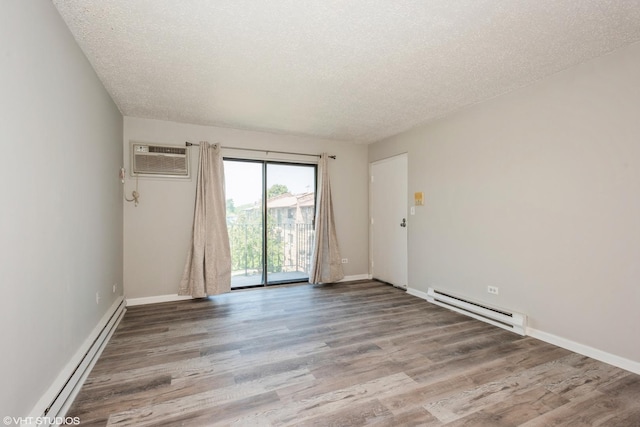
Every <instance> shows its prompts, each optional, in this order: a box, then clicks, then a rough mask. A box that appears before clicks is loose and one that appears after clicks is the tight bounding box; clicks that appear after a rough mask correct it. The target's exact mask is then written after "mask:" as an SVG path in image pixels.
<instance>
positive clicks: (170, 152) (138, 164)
mask: <svg viewBox="0 0 640 427" xmlns="http://www.w3.org/2000/svg"><path fill="white" fill-rule="evenodd" d="M131 175H132V176H156V177H170V178H189V149H188V148H187V147H185V146H184V145H183V146H177V145H154V144H147V143H142V142H131Z"/></svg>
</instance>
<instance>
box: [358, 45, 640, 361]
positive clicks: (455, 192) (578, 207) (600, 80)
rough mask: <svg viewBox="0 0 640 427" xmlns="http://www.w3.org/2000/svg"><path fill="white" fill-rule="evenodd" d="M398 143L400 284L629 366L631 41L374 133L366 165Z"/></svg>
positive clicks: (635, 181)
mask: <svg viewBox="0 0 640 427" xmlns="http://www.w3.org/2000/svg"><path fill="white" fill-rule="evenodd" d="M404 151H408V153H409V192H410V194H411V195H413V193H414V192H417V191H424V193H425V206H424V207H418V208H416V209H417V213H416V215H415V216H414V217H410V223H409V229H408V230H409V253H410V258H409V286H410V287H412V288H414V289H417V290H421V291H426V290H427V288H428V287H429V286H436V287H442V288H446V289H449V290H451V291H455V292H458V293H460V294H463V295H467V296H468V297H472V298H475V299H478V300H482V301H485V302H489V303H492V304H495V305H498V306H503V307H508V308H512V309H515V310H519V311H522V312H524V313H526V314H528V315H529V319H530V324H531V326H532V327H533V328H534V329H536V330H539V331H543V332H546V333H550V334H553V335H556V336H558V337H562V338H564V339H567V340H571V341H574V342H576V343H580V344H583V345H586V346H589V347H592V348H594V349H598V350H602V351H604V352H608V353H610V354H613V355H616V356H619V357H621V358H626V359H628V360H631V361H635V362H640V340H639V339H638V333H637V327H638V325H640V309H639V308H638V304H640V262H639V260H640V44H635V45H632V46H630V47H627V48H625V49H622V50H620V51H617V52H615V53H613V54H610V55H607V56H605V57H601V58H599V59H596V60H593V61H590V62H588V63H584V64H582V65H580V66H578V67H575V68H572V69H570V70H566V71H564V72H562V73H559V74H557V75H555V76H552V77H551V78H548V79H546V80H544V81H540V82H538V83H536V84H534V85H531V86H529V87H526V88H523V89H521V90H518V91H516V92H513V93H511V94H508V95H505V96H502V97H499V98H496V99H493V100H491V101H489V102H485V103H482V104H479V105H475V106H473V107H470V108H468V109H466V110H464V111H459V112H458V113H456V114H453V115H451V116H449V117H447V118H443V119H441V120H438V121H435V122H433V123H430V124H425V125H423V126H421V127H418V128H416V129H413V130H412V131H409V132H406V133H404V134H401V135H398V136H396V137H393V138H389V139H388V140H385V141H381V142H379V143H377V144H374V145H372V146H370V152H369V160H370V161H374V160H377V159H381V158H384V157H388V156H390V155H392V154H395V153H399V152H404ZM411 199H412V197H411ZM488 285H493V286H498V287H499V289H500V295H498V296H491V295H489V294H487V292H486V289H487V286H488Z"/></svg>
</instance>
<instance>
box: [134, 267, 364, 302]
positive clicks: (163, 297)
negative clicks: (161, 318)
mask: <svg viewBox="0 0 640 427" xmlns="http://www.w3.org/2000/svg"><path fill="white" fill-rule="evenodd" d="M370 278H371V277H370V276H369V275H368V274H355V275H352V276H344V279H342V280H340V281H339V282H350V281H353V280H366V279H370ZM188 299H192V297H190V296H189V295H178V294H170V295H156V296H153V297H141V298H127V307H133V306H136V305H145V304H156V303H159V302H174V301H184V300H188Z"/></svg>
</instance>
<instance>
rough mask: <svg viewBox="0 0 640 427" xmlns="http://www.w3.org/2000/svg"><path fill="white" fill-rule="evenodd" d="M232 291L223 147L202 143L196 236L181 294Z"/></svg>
mask: <svg viewBox="0 0 640 427" xmlns="http://www.w3.org/2000/svg"><path fill="white" fill-rule="evenodd" d="M230 290H231V251H230V249H229V233H228V231H227V220H226V200H225V194H224V164H223V162H222V156H221V154H220V144H213V145H210V144H209V143H208V142H201V143H200V166H199V168H198V181H197V186H196V206H195V212H194V215H193V237H192V242H191V247H190V248H189V252H188V254H187V262H186V264H185V266H184V272H183V273H182V281H181V282H180V289H179V291H178V294H179V295H191V296H192V297H194V298H204V297H206V296H207V295H216V294H221V293H224V292H229V291H230Z"/></svg>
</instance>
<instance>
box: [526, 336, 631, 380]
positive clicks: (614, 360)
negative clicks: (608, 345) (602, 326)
mask: <svg viewBox="0 0 640 427" xmlns="http://www.w3.org/2000/svg"><path fill="white" fill-rule="evenodd" d="M527 335H529V336H531V337H533V338H537V339H539V340H541V341H544V342H548V343H549V344H553V345H557V346H558V347H562V348H565V349H567V350H571V351H573V352H575V353H578V354H582V355H583V356H587V357H591V358H592V359H596V360H599V361H601V362H604V363H608V364H609V365H613V366H616V367H618V368H621V369H624V370H627V371H629V372H633V373H634V374H638V375H640V362H635V361H633V360H629V359H625V358H624V357H620V356H616V355H615V354H611V353H607V352H606V351H602V350H598V349H597V348H593V347H589V346H588V345H584V344H580V343H578V342H575V341H571V340H568V339H566V338H562V337H559V336H557V335H553V334H550V333H548V332H544V331H539V330H537V329H534V328H527Z"/></svg>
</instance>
